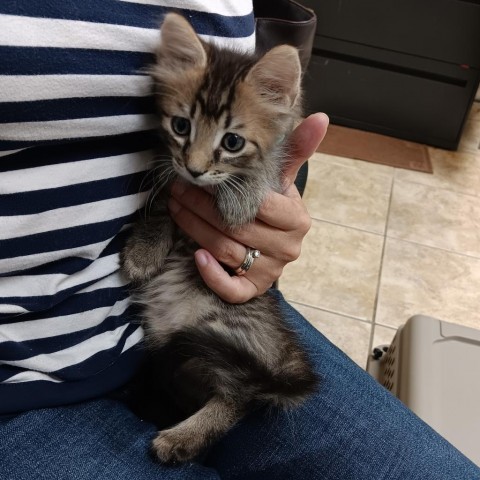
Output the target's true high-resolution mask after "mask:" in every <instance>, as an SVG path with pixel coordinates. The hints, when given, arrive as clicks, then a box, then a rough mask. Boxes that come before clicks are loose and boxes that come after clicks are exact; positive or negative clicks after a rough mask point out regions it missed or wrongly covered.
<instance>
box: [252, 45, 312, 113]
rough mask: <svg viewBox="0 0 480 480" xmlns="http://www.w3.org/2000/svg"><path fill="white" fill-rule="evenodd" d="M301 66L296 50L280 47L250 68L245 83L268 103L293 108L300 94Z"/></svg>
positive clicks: (269, 52)
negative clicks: (252, 86)
mask: <svg viewBox="0 0 480 480" xmlns="http://www.w3.org/2000/svg"><path fill="white" fill-rule="evenodd" d="M301 75H302V66H301V64H300V58H299V56H298V51H297V49H296V48H294V47H291V46H290V45H280V46H278V47H274V48H272V49H271V50H269V51H268V52H267V53H266V54H265V55H264V56H263V57H262V58H260V60H259V61H258V62H257V63H256V64H255V65H254V66H253V67H252V69H251V70H250V72H249V73H248V75H247V78H246V81H247V82H249V83H252V84H253V85H254V86H256V87H257V88H259V89H260V93H261V95H263V96H264V97H265V98H267V99H268V100H269V101H271V102H273V103H275V104H277V105H281V106H285V107H293V106H294V105H295V103H296V101H297V99H298V96H299V93H300V80H301Z"/></svg>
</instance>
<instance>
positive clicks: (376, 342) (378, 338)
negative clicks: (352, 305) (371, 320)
mask: <svg viewBox="0 0 480 480" xmlns="http://www.w3.org/2000/svg"><path fill="white" fill-rule="evenodd" d="M372 330H373V331H372V335H373V340H372V349H373V348H375V347H378V346H381V345H390V344H391V343H392V341H393V337H394V336H395V334H396V333H397V331H398V329H396V328H392V327H384V326H383V325H377V324H374V325H373V328H372Z"/></svg>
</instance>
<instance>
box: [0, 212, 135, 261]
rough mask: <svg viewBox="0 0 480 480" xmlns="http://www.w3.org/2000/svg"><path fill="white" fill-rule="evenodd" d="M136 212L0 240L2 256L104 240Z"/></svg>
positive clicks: (89, 243)
mask: <svg viewBox="0 0 480 480" xmlns="http://www.w3.org/2000/svg"><path fill="white" fill-rule="evenodd" d="M135 216H136V214H132V215H127V216H124V217H120V218H115V219H113V220H109V221H106V222H99V223H91V224H89V225H81V226H78V227H71V228H65V229H60V230H55V231H53V232H45V233H37V234H35V235H29V236H26V237H20V238H12V239H8V240H0V258H1V259H3V258H14V257H18V256H23V255H34V254H38V253H46V252H55V251H58V250H66V249H70V248H76V247H83V246H86V245H91V244H93V243H99V242H103V241H105V240H108V239H109V238H113V236H114V235H116V234H118V232H119V231H120V230H121V229H122V227H123V226H124V225H126V224H128V223H131V222H132V221H133V219H134V217H135Z"/></svg>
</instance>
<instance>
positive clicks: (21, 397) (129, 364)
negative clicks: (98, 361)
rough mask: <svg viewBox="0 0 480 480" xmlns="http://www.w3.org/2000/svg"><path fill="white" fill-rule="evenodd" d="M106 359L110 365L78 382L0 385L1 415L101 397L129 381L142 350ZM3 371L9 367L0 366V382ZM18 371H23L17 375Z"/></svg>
mask: <svg viewBox="0 0 480 480" xmlns="http://www.w3.org/2000/svg"><path fill="white" fill-rule="evenodd" d="M106 360H108V361H109V362H110V363H107V364H106V365H98V367H97V372H98V373H97V374H96V375H93V376H91V377H89V378H82V379H81V381H76V382H63V383H53V382H48V381H36V382H22V383H13V384H7V383H4V384H0V398H1V401H0V414H2V413H3V414H10V413H15V412H21V411H23V410H32V409H34V408H46V407H56V406H61V405H68V404H70V403H75V402H80V401H84V400H88V399H91V398H98V397H102V396H104V395H106V394H107V393H109V392H111V391H113V390H115V389H117V388H119V387H121V386H122V385H124V384H125V383H126V382H127V381H128V380H130V378H131V377H132V376H133V375H134V373H135V372H136V371H137V370H138V369H139V367H140V365H141V363H142V362H143V361H144V360H145V355H144V349H143V348H142V345H138V346H135V347H133V348H130V349H129V350H127V351H126V352H124V353H122V354H121V355H120V356H119V357H118V358H113V359H112V358H107V359H106ZM101 367H103V368H101ZM3 368H6V369H8V368H9V367H7V366H6V365H5V366H3V367H1V366H0V379H1V378H2V373H1V370H2V369H3ZM98 369H100V371H98ZM21 371H23V370H20V371H17V372H16V373H20V372H21Z"/></svg>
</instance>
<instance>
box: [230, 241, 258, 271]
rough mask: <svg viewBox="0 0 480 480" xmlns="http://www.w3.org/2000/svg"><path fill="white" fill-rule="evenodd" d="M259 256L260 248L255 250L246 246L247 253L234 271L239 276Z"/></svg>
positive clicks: (247, 269) (248, 268)
mask: <svg viewBox="0 0 480 480" xmlns="http://www.w3.org/2000/svg"><path fill="white" fill-rule="evenodd" d="M259 256H260V250H255V249H254V248H250V247H247V254H246V255H245V258H244V259H243V262H242V264H241V265H240V266H239V267H238V268H236V269H235V273H236V274H237V275H238V276H239V277H241V276H242V275H245V274H246V273H247V272H248V271H249V270H250V267H251V266H252V265H253V262H254V261H255V259H256V258H258V257H259Z"/></svg>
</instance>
